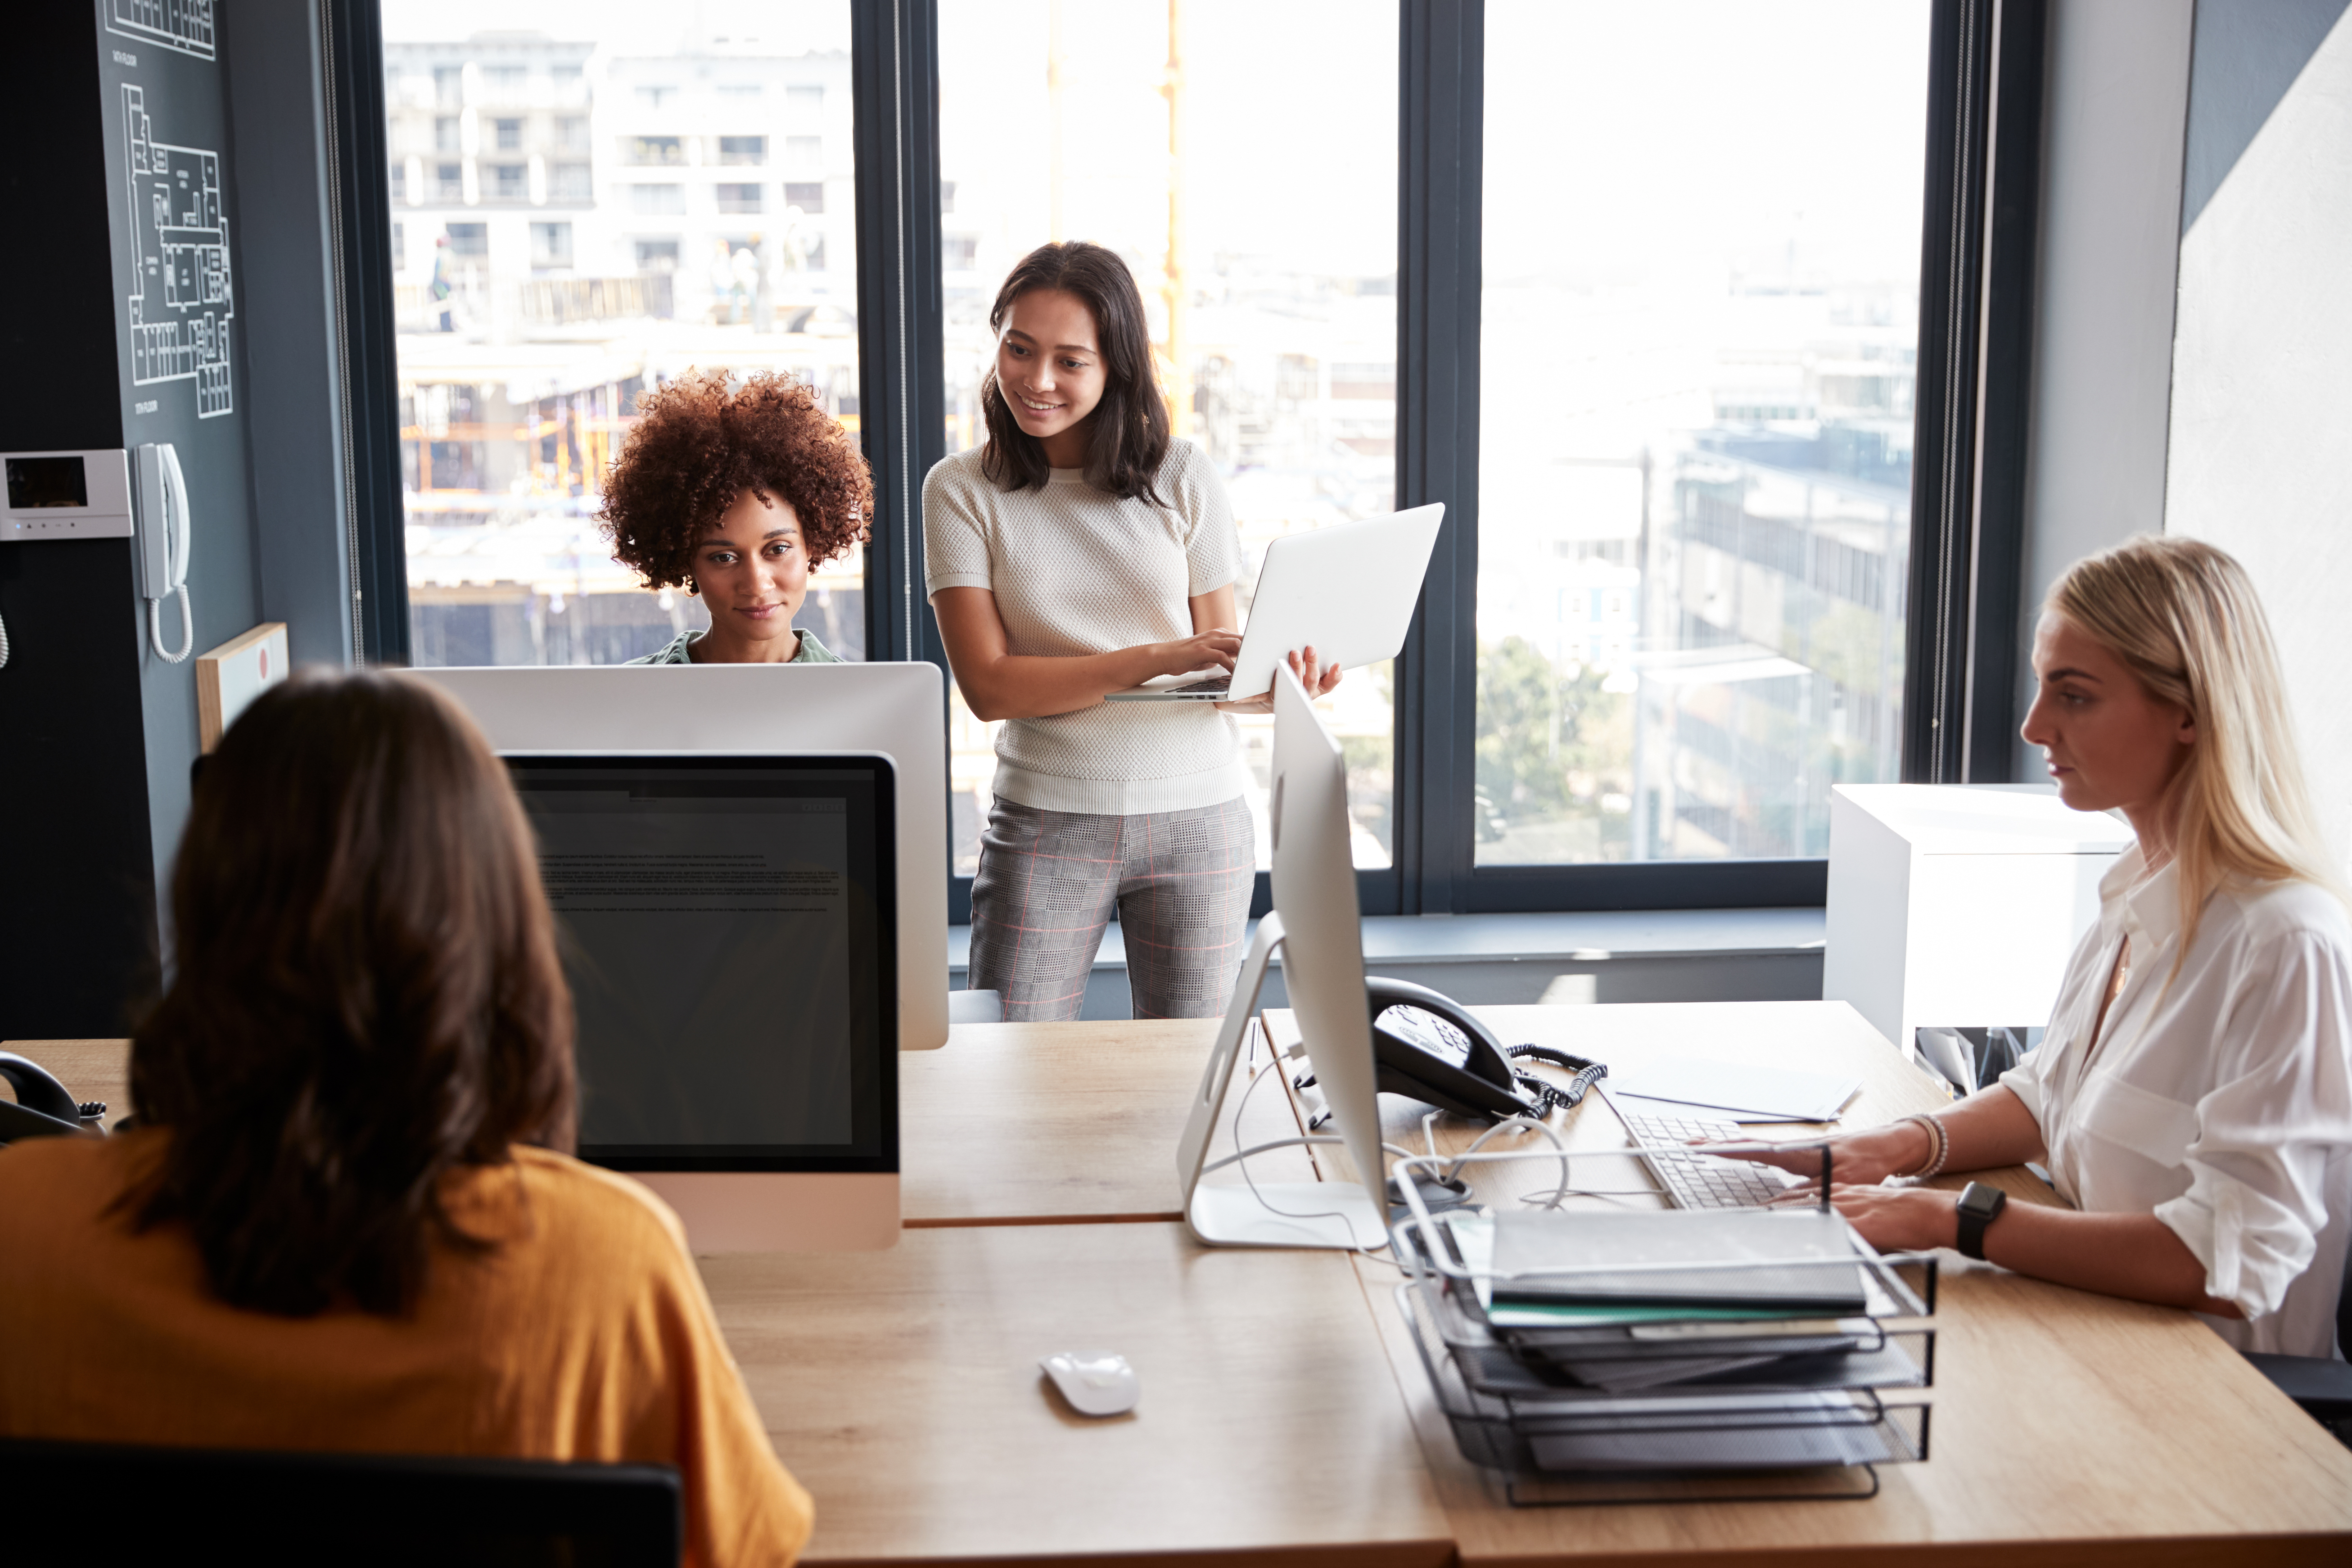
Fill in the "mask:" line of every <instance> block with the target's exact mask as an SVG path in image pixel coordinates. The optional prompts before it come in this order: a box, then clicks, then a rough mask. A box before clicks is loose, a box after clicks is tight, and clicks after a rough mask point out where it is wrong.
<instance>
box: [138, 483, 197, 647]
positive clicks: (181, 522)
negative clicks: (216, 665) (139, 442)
mask: <svg viewBox="0 0 2352 1568" xmlns="http://www.w3.org/2000/svg"><path fill="white" fill-rule="evenodd" d="M139 595H140V597H142V598H143V599H145V600H146V601H147V637H148V640H149V641H150V642H152V643H153V644H154V646H155V652H156V654H157V656H158V657H159V658H162V659H163V661H164V662H165V663H167V664H178V663H179V662H181V661H182V660H183V659H184V658H187V657H188V655H189V653H190V652H191V651H193V650H194V647H195V646H196V618H195V614H194V611H192V610H191V609H190V608H189V607H188V481H187V479H185V477H184V476H183V475H182V474H181V472H180V454H179V453H177V452H176V451H173V449H172V444H171V443H170V442H168V441H164V442H156V443H152V444H150V445H148V446H144V447H140V448H139ZM171 595H178V596H179V600H180V651H179V652H177V653H173V651H172V650H171V649H169V648H167V647H164V646H163V601H164V599H165V598H166V597H168V596H171Z"/></svg>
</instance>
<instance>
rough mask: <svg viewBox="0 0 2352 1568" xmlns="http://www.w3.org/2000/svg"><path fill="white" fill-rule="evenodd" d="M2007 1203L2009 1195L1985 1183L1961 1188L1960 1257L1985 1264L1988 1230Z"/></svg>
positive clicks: (1975, 1183) (1973, 1183) (1974, 1183)
mask: <svg viewBox="0 0 2352 1568" xmlns="http://www.w3.org/2000/svg"><path fill="white" fill-rule="evenodd" d="M2008 1203H2009V1194H2007V1193H2004V1192H2002V1191H2001V1190H2000V1188H1999V1187H1992V1186H1987V1185H1986V1184H1984V1183H1982V1182H1970V1183H1969V1184H1968V1185H1967V1186H1965V1187H1962V1188H1961V1189H1960V1239H1959V1241H1958V1244H1957V1245H1958V1247H1959V1249H1960V1256H1961V1257H1963V1258H1975V1259H1977V1261H1979V1263H1981V1262H1982V1261H1984V1233H1985V1227H1986V1226H1989V1225H1990V1224H1992V1222H1993V1221H1995V1220H1997V1219H1999V1218H2000V1211H2001V1210H2002V1209H2003V1208H2004V1207H2006V1206H2007V1205H2008Z"/></svg>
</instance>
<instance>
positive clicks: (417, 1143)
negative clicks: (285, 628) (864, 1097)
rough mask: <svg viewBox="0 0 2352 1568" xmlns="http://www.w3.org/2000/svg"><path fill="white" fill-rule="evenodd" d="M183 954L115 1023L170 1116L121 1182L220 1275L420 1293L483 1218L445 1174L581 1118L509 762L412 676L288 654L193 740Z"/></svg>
mask: <svg viewBox="0 0 2352 1568" xmlns="http://www.w3.org/2000/svg"><path fill="white" fill-rule="evenodd" d="M172 918H173V931H174V937H175V945H176V948H177V953H176V971H177V973H176V974H175V975H174V977H173V981H172V984H171V988H170V990H169V991H167V992H166V993H165V994H164V995H163V1000H162V1001H161V1002H160V1003H158V1004H157V1005H156V1006H155V1008H154V1009H153V1011H152V1013H151V1014H150V1015H149V1016H148V1017H147V1018H146V1019H145V1021H144V1022H143V1023H142V1025H141V1026H140V1028H139V1030H138V1033H137V1036H136V1037H134V1038H133V1040H132V1041H131V1100H132V1102H133V1104H134V1105H135V1107H136V1109H137V1112H138V1116H139V1120H140V1121H141V1122H142V1124H149V1125H158V1126H161V1127H162V1128H163V1129H164V1130H166V1131H168V1132H169V1134H170V1136H169V1139H168V1142H166V1144H165V1147H164V1152H163V1154H162V1156H161V1158H160V1160H159V1162H158V1163H157V1165H156V1167H155V1169H154V1170H153V1172H152V1174H151V1175H150V1176H149V1177H148V1179H147V1181H146V1183H145V1184H144V1185H143V1186H141V1187H134V1188H133V1189H132V1190H131V1192H130V1193H129V1194H126V1196H125V1198H124V1200H123V1205H124V1206H125V1207H126V1208H127V1209H128V1210H129V1211H130V1212H131V1214H132V1215H133V1219H134V1223H135V1224H137V1225H138V1226H140V1227H141V1228H142V1229H143V1228H146V1227H149V1226H158V1225H164V1224H169V1223H180V1224H184V1225H185V1226H187V1227H188V1229H189V1230H190V1231H191V1232H192V1233H193V1234H194V1239H195V1244H196V1250H197V1252H198V1253H199V1255H200V1256H201V1257H202V1258H203V1259H204V1266H205V1278H206V1279H207V1280H208V1281H209V1282H210V1284H211V1287H212V1289H213V1291H214V1292H215V1294H216V1295H217V1296H219V1297H220V1299H221V1300H225V1301H227V1302H229V1303H231V1304H232V1305H235V1306H238V1307H247V1308H252V1309H255V1310H260V1311H265V1312H277V1313H282V1314H285V1315H289V1316H295V1317H304V1316H309V1315H310V1314H313V1313H316V1312H319V1311H321V1310H325V1309H326V1308H328V1307H330V1306H335V1305H341V1304H352V1305H356V1306H358V1307H360V1308H361V1309H362V1310H366V1311H370V1312H374V1313H379V1314H383V1315H387V1316H390V1315H397V1314H399V1313H401V1312H404V1311H405V1310H408V1309H409V1308H410V1307H412V1306H413V1305H414V1304H415V1300H416V1299H417V1295H418V1292H419V1291H420V1290H421V1289H423V1287H424V1283H425V1270H426V1267H427V1263H428V1260H429V1258H430V1256H431V1254H432V1252H433V1250H434V1247H435V1246H436V1244H439V1245H441V1246H443V1247H448V1248H451V1249H453V1250H455V1251H457V1252H458V1253H461V1254H478V1253H481V1252H483V1251H486V1250H487V1249H488V1246H489V1244H488V1242H486V1241H484V1240H482V1239H480V1238H478V1237H473V1236H471V1235H469V1234H467V1232H465V1231H464V1230H462V1229H461V1228H460V1227H459V1226H457V1224H456V1223H455V1222H454V1221H453V1220H452V1219H451V1217H450V1216H449V1215H448V1213H447V1212H446V1210H445V1209H444V1207H443V1206H442V1200H441V1179H442V1177H443V1176H444V1175H445V1174H446V1173H448V1172H449V1171H451V1170H452V1169H454V1168H456V1167H458V1166H466V1165H476V1166H479V1165H493V1164H498V1163H503V1162H505V1161H506V1160H508V1159H509V1158H510V1154H509V1150H510V1147H511V1146H512V1145H513V1144H515V1143H518V1142H520V1143H536V1144H540V1145H542V1146H545V1147H549V1148H555V1149H562V1150H569V1149H571V1148H572V1145H573V1139H574V1111H573V1106H574V1089H573V1079H572V995H571V993H570V991H569V990H568V989H566V987H565V985H564V982H563V972H562V967H561V965H560V963H559V961H558V959H557V954H556V947H555V938H554V922H553V919H552V917H551V915H550V913H549V912H548V907H547V899H546V896H545V894H544V893H543V892H542V891H541V885H540V879H539V866H538V858H537V855H536V853H535V852H534V850H533V847H532V840H531V832H530V823H529V821H528V819H527V818H526V817H525V816H523V812H522V806H521V805H520V802H519V801H517V799H516V798H515V793H514V789H513V786H512V785H511V784H509V782H508V780H507V774H506V770H505V768H504V767H503V766H502V765H500V763H499V760H498V758H497V757H495V756H493V755H492V754H491V752H490V749H489V746H488V744H487V743H486V742H484V741H483V739H482V736H481V732H480V731H478V730H476V729H475V728H474V726H473V724H472V723H471V722H470V721H468V720H467V718H466V716H465V715H464V714H463V713H462V712H460V711H459V710H457V707H456V705H455V704H453V703H452V702H451V701H450V700H448V699H447V698H446V697H443V696H442V695H440V694H439V693H438V692H436V691H435V690H433V689H431V688H429V687H427V686H425V685H424V684H423V683H422V682H418V681H415V680H411V679H407V678H405V677H402V676H398V675H391V674H382V673H369V672H360V673H356V674H336V673H326V672H320V671H305V672H301V673H299V674H297V675H296V676H295V677H294V678H293V679H290V680H288V681H287V682H285V683H284V684H283V685H280V686H278V687H275V688H273V689H270V690H268V691H267V692H264V693H263V694H262V695H261V696H260V697H258V698H257V699H256V700H255V701H254V703H253V705H252V706H251V707H250V708H248V709H247V710H246V712H245V713H244V715H243V716H242V717H240V718H239V719H238V720H237V721H236V723H235V724H234V725H232V726H231V727H230V729H229V731H228V733H227V734H226V736H224V737H223V738H222V741H221V744H220V749H219V750H218V751H216V752H214V753H213V754H212V756H211V757H209V758H207V759H206V761H205V766H204V769H203V772H202V774H201V776H200V777H199V778H198V779H197V781H196V785H195V799H194V806H193V809H192V810H191V811H190V813H189V816H188V824H187V830H186V832H185V833H184V835H183V836H182V837H181V841H180V855H179V862H178V865H177V866H176V868H174V870H173V878H172Z"/></svg>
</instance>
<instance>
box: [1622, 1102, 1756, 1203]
mask: <svg viewBox="0 0 2352 1568" xmlns="http://www.w3.org/2000/svg"><path fill="white" fill-rule="evenodd" d="M1611 1103H1612V1105H1613V1106H1614V1107H1615V1109H1616V1111H1617V1116H1618V1119H1619V1120H1620V1121H1622V1122H1624V1124H1625V1131H1627V1132H1629V1133H1631V1134H1633V1142H1635V1143H1636V1144H1637V1145H1639V1147H1640V1148H1641V1151H1642V1158H1643V1163H1646V1164H1647V1165H1648V1166H1649V1167H1650V1171H1651V1173H1652V1174H1653V1175H1654V1176H1656V1177H1657V1178H1658V1181H1659V1184H1661V1185H1663V1186H1664V1188H1665V1189H1666V1196H1667V1197H1669V1198H1670V1199H1672V1200H1673V1202H1674V1205H1675V1207H1676V1208H1685V1209H1742V1208H1754V1207H1756V1206H1757V1205H1760V1204H1767V1203H1770V1202H1771V1201H1772V1200H1773V1199H1775V1198H1777V1197H1779V1196H1780V1194H1782V1193H1784V1192H1787V1191H1789V1190H1790V1187H1791V1186H1792V1185H1793V1184H1792V1183H1791V1182H1790V1179H1789V1178H1787V1177H1784V1176H1781V1175H1779V1174H1777V1173H1774V1172H1771V1171H1768V1170H1764V1169H1762V1168H1760V1167H1759V1166H1756V1165H1752V1164H1748V1163H1745V1162H1741V1161H1736V1160H1725V1159H1718V1158H1717V1157H1715V1156H1713V1155H1710V1154H1706V1153H1703V1152H1700V1151H1701V1149H1702V1148H1703V1147H1704V1144H1703V1143H1701V1142H1699V1141H1702V1140H1707V1141H1718V1142H1740V1141H1741V1140H1740V1137H1739V1127H1738V1124H1737V1123H1735V1122H1729V1121H1701V1120H1699V1119H1698V1118H1696V1117H1689V1116H1677V1115H1671V1114H1666V1115H1660V1114H1654V1113H1651V1112H1646V1111H1634V1110H1627V1109H1626V1108H1625V1104H1624V1102H1623V1101H1622V1100H1614V1101H1612V1102H1611ZM1750 1146H1752V1145H1750Z"/></svg>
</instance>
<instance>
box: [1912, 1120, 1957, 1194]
mask: <svg viewBox="0 0 2352 1568" xmlns="http://www.w3.org/2000/svg"><path fill="white" fill-rule="evenodd" d="M1903 1120H1904V1121H1916V1122H1917V1123H1918V1124H1919V1125H1920V1126H1922V1127H1924V1128H1926V1129H1927V1138H1928V1141H1929V1142H1931V1143H1932V1144H1933V1145H1934V1148H1933V1151H1932V1152H1930V1153H1929V1155H1928V1158H1927V1163H1925V1164H1923V1165H1921V1166H1920V1167H1919V1168H1918V1169H1917V1170H1916V1171H1909V1172H1906V1173H1904V1174H1905V1178H1906V1180H1908V1181H1914V1182H1925V1181H1930V1180H1932V1179H1934V1178H1935V1177H1937V1176H1938V1175H1941V1174H1942V1173H1943V1170H1944V1162H1945V1161H1947V1160H1948V1159H1950V1158H1951V1157H1952V1135H1951V1134H1950V1133H1949V1132H1948V1131H1945V1129H1944V1120H1943V1118H1942V1117H1940V1116H1931V1115H1929V1114H1928V1113H1927V1111H1924V1110H1920V1111H1914V1112H1913V1113H1912V1114H1911V1115H1909V1116H1906V1117H1905V1118H1904V1119H1903Z"/></svg>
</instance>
